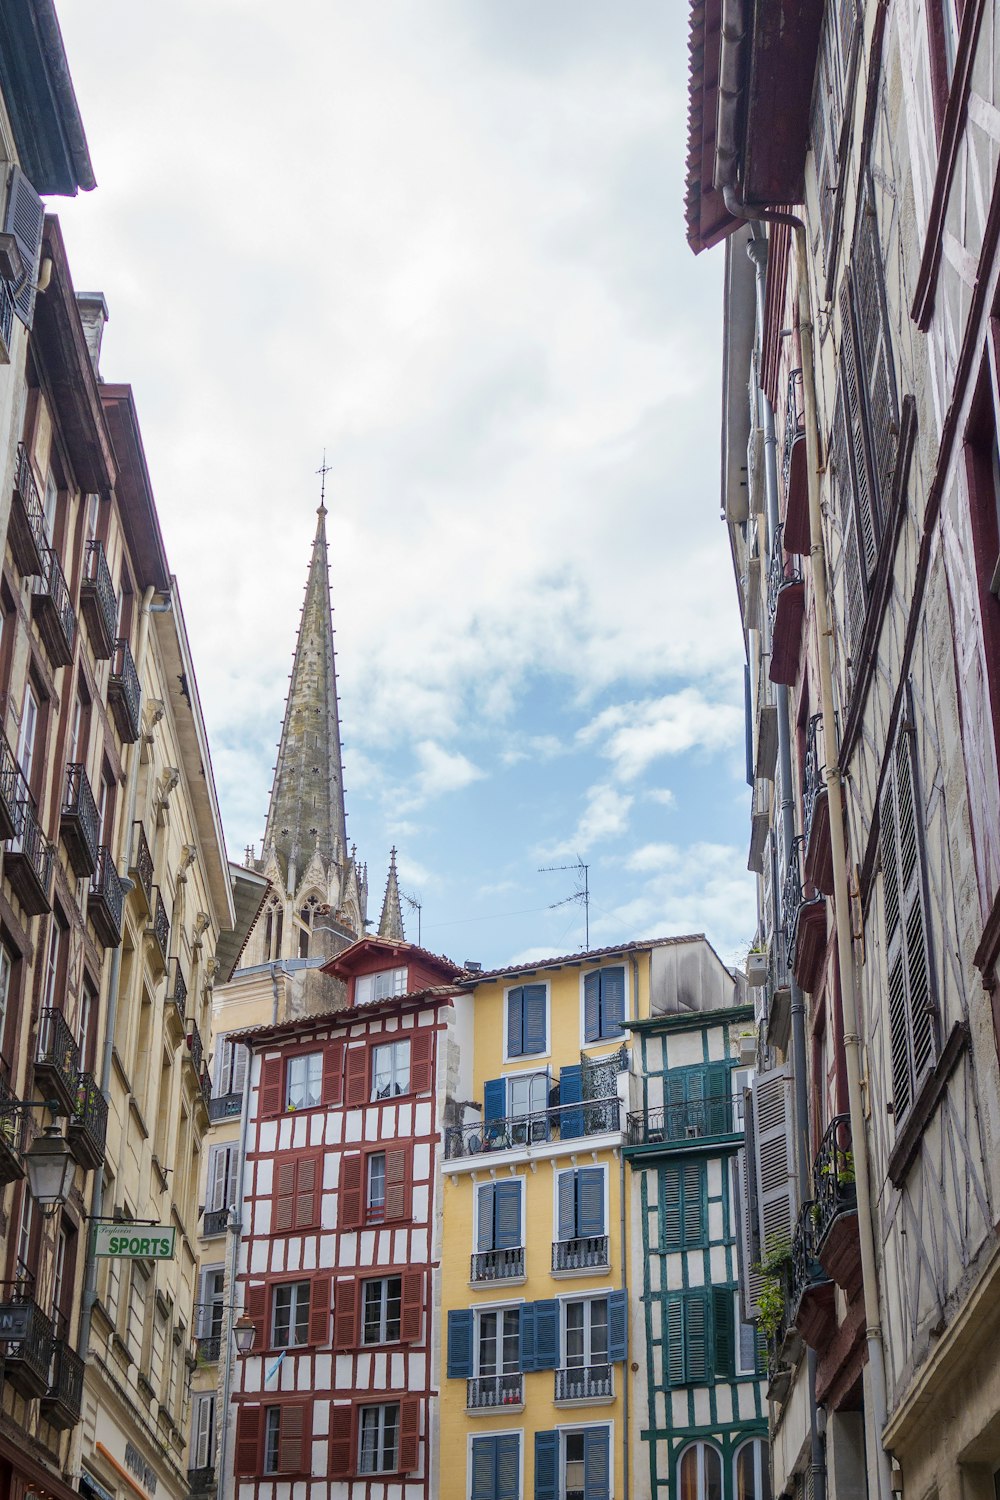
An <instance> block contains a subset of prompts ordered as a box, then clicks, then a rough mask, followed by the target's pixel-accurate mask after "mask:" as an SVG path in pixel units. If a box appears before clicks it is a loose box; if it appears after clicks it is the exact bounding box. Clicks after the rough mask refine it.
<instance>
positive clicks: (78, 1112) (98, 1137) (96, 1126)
mask: <svg viewBox="0 0 1000 1500" xmlns="http://www.w3.org/2000/svg"><path fill="white" fill-rule="evenodd" d="M107 1134H108V1101H107V1099H106V1098H105V1097H104V1095H103V1094H102V1093H101V1090H100V1088H99V1087H98V1084H97V1080H96V1078H93V1077H92V1076H91V1074H90V1073H81V1074H80V1075H79V1079H78V1082H77V1089H76V1106H75V1108H74V1110H73V1113H72V1114H71V1115H70V1118H69V1124H68V1126H67V1128H66V1139H67V1140H68V1141H69V1148H70V1150H71V1151H72V1153H73V1155H74V1157H75V1158H76V1160H77V1161H78V1162H79V1163H80V1165H81V1166H83V1167H88V1168H90V1170H91V1171H93V1170H94V1169H95V1168H97V1167H99V1166H100V1165H101V1163H102V1162H103V1160H104V1143H105V1140H106V1139H107Z"/></svg>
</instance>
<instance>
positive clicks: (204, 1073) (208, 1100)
mask: <svg viewBox="0 0 1000 1500" xmlns="http://www.w3.org/2000/svg"><path fill="white" fill-rule="evenodd" d="M198 1088H199V1091H200V1093H201V1102H202V1104H204V1106H205V1113H206V1114H207V1115H208V1118H209V1119H211V1118H212V1110H211V1104H212V1079H211V1076H210V1074H209V1071H208V1069H207V1068H202V1070H201V1074H200V1076H199V1079H198Z"/></svg>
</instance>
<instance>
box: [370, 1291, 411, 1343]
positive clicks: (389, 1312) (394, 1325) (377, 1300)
mask: <svg viewBox="0 0 1000 1500" xmlns="http://www.w3.org/2000/svg"><path fill="white" fill-rule="evenodd" d="M402 1297H403V1282H402V1278H401V1277H399V1276H384V1277H382V1278H381V1279H380V1280H378V1281H366V1282H365V1283H364V1291H363V1297H362V1305H361V1342H362V1343H363V1344H397V1343H398V1342H399V1320H400V1311H401V1307H402Z"/></svg>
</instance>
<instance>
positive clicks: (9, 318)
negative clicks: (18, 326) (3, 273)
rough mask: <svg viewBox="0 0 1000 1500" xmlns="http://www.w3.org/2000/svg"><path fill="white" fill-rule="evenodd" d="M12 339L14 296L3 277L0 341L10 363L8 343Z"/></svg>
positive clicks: (6, 361) (0, 303)
mask: <svg viewBox="0 0 1000 1500" xmlns="http://www.w3.org/2000/svg"><path fill="white" fill-rule="evenodd" d="M13 337H14V294H13V292H12V291H11V289H10V282H9V281H8V280H7V279H6V277H4V278H3V279H2V280H0V339H2V340H3V346H4V349H5V350H6V352H7V359H6V360H5V361H4V363H5V364H6V363H8V362H9V361H10V341H11V339H12V338H13Z"/></svg>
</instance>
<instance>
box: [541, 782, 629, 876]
mask: <svg viewBox="0 0 1000 1500" xmlns="http://www.w3.org/2000/svg"><path fill="white" fill-rule="evenodd" d="M634 801H635V798H634V797H631V796H629V795H628V794H627V793H625V792H620V791H618V790H617V788H616V787H613V786H608V785H607V784H606V783H602V784H598V785H597V786H592V787H590V788H589V789H588V791H587V801H586V806H585V807H584V810H583V812H582V813H581V814H580V819H579V822H578V823H577V825H576V832H575V833H573V834H571V835H570V837H569V838H567V839H563V840H561V841H560V842H558V843H556V844H552V845H551V846H549V847H548V848H546V849H543V850H541V851H540V853H541V855H542V856H543V857H544V858H547V859H558V858H562V857H563V856H564V855H571V854H580V855H583V854H586V853H587V852H588V851H589V850H590V849H592V848H593V846H594V845H595V844H598V843H601V842H602V841H604V840H605V839H612V838H618V837H619V836H620V835H621V834H623V833H624V832H625V830H626V829H627V828H628V815H629V812H630V810H631V808H632V803H633V802H634Z"/></svg>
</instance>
